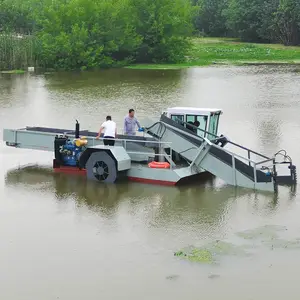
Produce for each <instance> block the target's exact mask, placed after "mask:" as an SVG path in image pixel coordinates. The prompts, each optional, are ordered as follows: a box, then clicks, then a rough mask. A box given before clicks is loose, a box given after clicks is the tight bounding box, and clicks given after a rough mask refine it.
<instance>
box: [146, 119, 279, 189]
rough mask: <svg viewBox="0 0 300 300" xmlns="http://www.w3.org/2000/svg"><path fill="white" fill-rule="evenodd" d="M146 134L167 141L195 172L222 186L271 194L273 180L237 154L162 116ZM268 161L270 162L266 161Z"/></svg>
mask: <svg viewBox="0 0 300 300" xmlns="http://www.w3.org/2000/svg"><path fill="white" fill-rule="evenodd" d="M147 133H148V134H150V135H152V136H154V137H156V138H159V139H160V140H161V141H162V142H171V147H172V151H174V152H176V153H178V154H180V155H181V156H182V157H184V159H186V160H187V161H188V162H189V163H190V164H191V167H193V168H196V169H197V170H198V172H200V171H201V169H202V170H206V171H208V172H210V173H211V174H213V175H215V176H216V177H219V178H221V179H222V180H224V181H225V182H226V183H228V184H231V185H235V186H241V187H246V188H253V189H259V190H266V191H274V181H273V177H272V176H271V175H269V174H267V173H265V172H263V171H261V170H256V167H254V165H249V163H251V161H250V160H249V159H248V158H245V160H246V161H247V160H248V162H247V163H245V162H243V161H242V160H241V159H240V158H239V155H236V154H234V153H231V152H229V151H228V150H226V149H224V148H222V147H220V146H218V145H216V144H213V143H211V142H210V141H209V140H207V139H206V138H202V137H199V136H197V135H196V134H195V133H193V132H192V131H190V130H188V129H186V128H185V127H184V126H183V125H181V124H179V123H178V122H175V121H173V120H172V119H170V118H168V117H166V116H164V115H162V116H161V119H160V122H157V123H156V124H154V125H153V126H151V127H149V128H147ZM270 160H271V159H270Z"/></svg>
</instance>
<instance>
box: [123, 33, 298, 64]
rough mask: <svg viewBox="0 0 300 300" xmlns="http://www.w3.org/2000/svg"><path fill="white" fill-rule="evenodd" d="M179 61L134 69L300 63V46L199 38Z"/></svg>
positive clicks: (194, 40)
mask: <svg viewBox="0 0 300 300" xmlns="http://www.w3.org/2000/svg"><path fill="white" fill-rule="evenodd" d="M191 44H192V45H191V47H190V49H189V50H188V51H187V53H186V56H185V57H186V61H185V62H183V63H178V64H137V65H131V66H129V67H128V68H131V69H180V68H188V67H195V66H208V65H213V64H216V65H251V64H255V65H259V64H300V47H286V46H283V45H278V44H254V43H252V44H249V43H243V42H239V41H238V40H236V39H227V38H222V39H221V38H220V39H217V38H196V39H193V40H192V43H191Z"/></svg>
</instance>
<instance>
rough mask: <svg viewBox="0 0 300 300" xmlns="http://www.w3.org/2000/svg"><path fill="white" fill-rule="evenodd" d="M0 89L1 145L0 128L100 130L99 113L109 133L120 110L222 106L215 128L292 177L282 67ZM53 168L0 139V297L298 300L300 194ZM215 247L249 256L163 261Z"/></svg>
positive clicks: (293, 110)
mask: <svg viewBox="0 0 300 300" xmlns="http://www.w3.org/2000/svg"><path fill="white" fill-rule="evenodd" d="M0 91H1V93H0V129H1V138H2V129H3V128H21V127H24V126H29V125H40V126H49V127H65V128H73V127H74V120H75V119H76V118H77V119H79V121H80V123H81V127H82V129H85V128H86V129H90V130H98V128H99V126H100V124H101V122H102V121H103V119H104V117H105V116H106V115H107V114H111V115H112V116H113V118H114V119H115V120H116V121H117V124H118V127H119V128H120V127H121V126H122V120H123V117H124V115H125V114H126V112H127V110H128V108H131V107H133V108H135V110H136V113H137V117H138V118H140V119H142V118H143V117H145V116H158V115H159V113H160V112H161V110H163V109H165V108H166V107H170V106H196V107H215V108H222V109H223V111H224V114H223V115H222V117H221V121H220V127H219V133H223V134H225V135H227V136H228V137H230V139H231V140H234V141H236V142H238V143H241V144H243V145H245V146H248V147H250V148H252V149H254V150H257V151H260V152H263V153H265V154H267V155H272V154H274V153H275V152H276V151H277V150H280V149H286V150H287V151H288V153H289V155H290V156H291V157H292V158H293V161H294V163H295V164H296V165H297V166H298V168H300V150H299V149H300V118H299V115H300V75H299V73H296V72H294V70H293V67H247V68H244V67H234V68H225V67H224V68H198V69H197V68H195V69H188V70H167V71H163V70H159V71H153V70H109V71H103V72H98V73H84V74H79V73H60V74H47V75H0ZM51 160H52V153H47V152H38V151H30V150H18V149H13V148H9V147H6V146H5V144H4V143H1V144H0V164H1V168H0V237H1V247H0V267H1V271H0V282H1V288H0V296H1V299H5V300H32V299H36V300H50V299H67V300H77V299H78V300H82V299H89V300H94V299H130V300H135V299H145V300H148V299H149V300H150V299H151V300H152V299H172V300H175V299H183V298H186V299H191V300H193V299H207V300H217V299H220V298H223V299H224V297H225V298H226V299H227V298H228V299H231V300H235V299H236V300H241V299H243V300H250V299H255V300H264V299H266V298H267V297H269V298H272V299H282V298H283V297H286V296H288V297H289V299H299V293H300V292H299V289H298V285H299V283H298V281H299V280H298V277H299V276H298V274H299V268H300V260H299V255H300V247H298V244H299V240H298V238H300V221H299V216H300V206H299V202H300V196H299V194H298V193H297V189H292V188H289V187H281V188H280V189H279V194H278V195H277V196H275V195H273V194H269V193H259V192H257V193H255V192H253V191H251V190H247V189H242V188H237V189H236V188H233V187H230V186H228V185H226V184H224V182H222V181H221V180H219V179H217V178H209V179H206V180H204V181H202V182H199V183H198V184H193V185H190V186H184V187H179V188H177V187H162V186H153V185H144V184H137V183H121V184H118V185H109V186H105V185H99V184H95V183H91V182H86V180H85V179H84V178H81V177H76V176H75V177H74V176H66V175H53V173H52V172H51V169H50V167H51ZM36 163H38V165H39V167H34V168H25V167H24V166H26V165H28V164H36ZM266 225H267V226H269V227H264V226H266ZM275 225H276V226H277V227H272V226H275ZM278 226H280V227H278ZM282 226H284V229H283V227H282ZM270 228H271V229H270ZM245 230H248V231H246V233H245V232H244V233H243V234H240V232H243V231H245ZM249 230H250V233H249ZM251 230H252V231H251ZM216 240H220V241H224V242H228V243H231V244H232V245H233V246H232V247H233V248H234V247H239V246H240V245H244V244H247V247H248V248H251V251H250V252H251V254H250V255H237V254H236V251H232V250H230V249H229V248H228V249H229V250H228V249H227V248H226V249H227V250H228V251H227V250H226V251H224V253H223V254H224V255H219V257H218V263H217V264H208V263H201V262H191V261H189V260H186V259H181V258H180V257H175V256H174V252H176V251H179V250H180V249H182V248H185V247H188V246H191V245H192V246H194V247H203V246H204V247H205V245H206V244H208V243H211V242H214V241H216ZM288 240H289V241H290V242H287V241H288ZM291 245H293V246H291ZM214 251H215V250H214ZM230 251H231V253H229V252H230ZM225 252H226V253H225ZM227 252H228V253H227ZM212 254H213V255H214V253H212ZM225 254H226V255H225Z"/></svg>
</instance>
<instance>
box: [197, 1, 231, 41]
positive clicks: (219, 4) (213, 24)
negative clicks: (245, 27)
mask: <svg viewBox="0 0 300 300" xmlns="http://www.w3.org/2000/svg"><path fill="white" fill-rule="evenodd" d="M195 5H197V6H198V8H199V9H198V14H197V16H196V17H195V21H194V22H195V27H196V29H197V30H198V31H200V32H203V33H205V34H206V35H208V36H226V33H227V27H226V26H225V23H226V19H225V16H224V13H223V12H224V10H225V9H226V8H227V7H228V0H198V1H197V2H196V3H195Z"/></svg>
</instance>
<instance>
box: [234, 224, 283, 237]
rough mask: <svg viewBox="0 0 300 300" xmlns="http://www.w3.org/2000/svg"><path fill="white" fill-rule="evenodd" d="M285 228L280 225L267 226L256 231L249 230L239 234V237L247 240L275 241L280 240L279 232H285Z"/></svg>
mask: <svg viewBox="0 0 300 300" xmlns="http://www.w3.org/2000/svg"><path fill="white" fill-rule="evenodd" d="M285 230H287V228H286V227H285V226H278V225H265V226H262V227H258V228H255V229H249V230H245V231H242V232H238V233H237V235H238V236H239V237H242V238H244V239H247V240H253V239H260V238H261V239H274V238H278V232H280V231H285Z"/></svg>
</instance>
